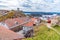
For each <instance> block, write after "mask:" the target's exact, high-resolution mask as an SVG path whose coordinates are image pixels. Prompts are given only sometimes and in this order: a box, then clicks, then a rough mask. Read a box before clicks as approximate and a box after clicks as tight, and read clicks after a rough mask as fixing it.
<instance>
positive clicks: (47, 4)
mask: <svg viewBox="0 0 60 40" xmlns="http://www.w3.org/2000/svg"><path fill="white" fill-rule="evenodd" d="M1 5H3V6H1ZM4 6H5V7H4ZM0 7H1V8H0V9H16V8H17V7H19V8H20V9H21V10H23V11H39V12H41V11H42V12H60V0H0Z"/></svg>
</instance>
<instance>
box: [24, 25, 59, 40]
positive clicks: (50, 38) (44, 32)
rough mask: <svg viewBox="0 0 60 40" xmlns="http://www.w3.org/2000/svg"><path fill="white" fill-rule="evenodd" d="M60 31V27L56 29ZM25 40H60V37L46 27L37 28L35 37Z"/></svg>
mask: <svg viewBox="0 0 60 40" xmlns="http://www.w3.org/2000/svg"><path fill="white" fill-rule="evenodd" d="M56 29H57V30H59V31H60V27H56ZM24 40H60V35H59V34H57V33H56V32H54V31H53V30H48V28H47V27H46V26H38V28H37V27H35V36H34V37H33V38H26V39H24Z"/></svg>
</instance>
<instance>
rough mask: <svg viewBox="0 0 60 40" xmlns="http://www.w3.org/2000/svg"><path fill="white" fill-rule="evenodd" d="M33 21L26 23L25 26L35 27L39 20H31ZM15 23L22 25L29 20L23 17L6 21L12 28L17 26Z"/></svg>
mask: <svg viewBox="0 0 60 40" xmlns="http://www.w3.org/2000/svg"><path fill="white" fill-rule="evenodd" d="M30 20H31V21H30V22H28V23H25V24H24V26H33V24H34V21H35V20H37V19H36V18H31V19H30ZM15 21H17V22H18V24H21V23H24V22H26V21H28V18H26V17H21V18H13V19H7V20H6V21H5V23H6V24H7V25H8V26H9V28H10V27H12V26H14V25H15Z"/></svg>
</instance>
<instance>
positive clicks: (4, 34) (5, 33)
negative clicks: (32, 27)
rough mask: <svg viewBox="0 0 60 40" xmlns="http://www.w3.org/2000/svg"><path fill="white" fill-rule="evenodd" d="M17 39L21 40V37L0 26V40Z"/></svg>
mask: <svg viewBox="0 0 60 40" xmlns="http://www.w3.org/2000/svg"><path fill="white" fill-rule="evenodd" d="M19 38H23V37H22V35H18V34H16V33H15V32H13V31H11V30H8V29H6V28H4V27H2V26H0V40H14V39H19Z"/></svg>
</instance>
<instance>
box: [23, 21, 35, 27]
mask: <svg viewBox="0 0 60 40" xmlns="http://www.w3.org/2000/svg"><path fill="white" fill-rule="evenodd" d="M33 24H34V22H33V21H30V22H28V23H26V24H24V26H27V27H32V26H33Z"/></svg>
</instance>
